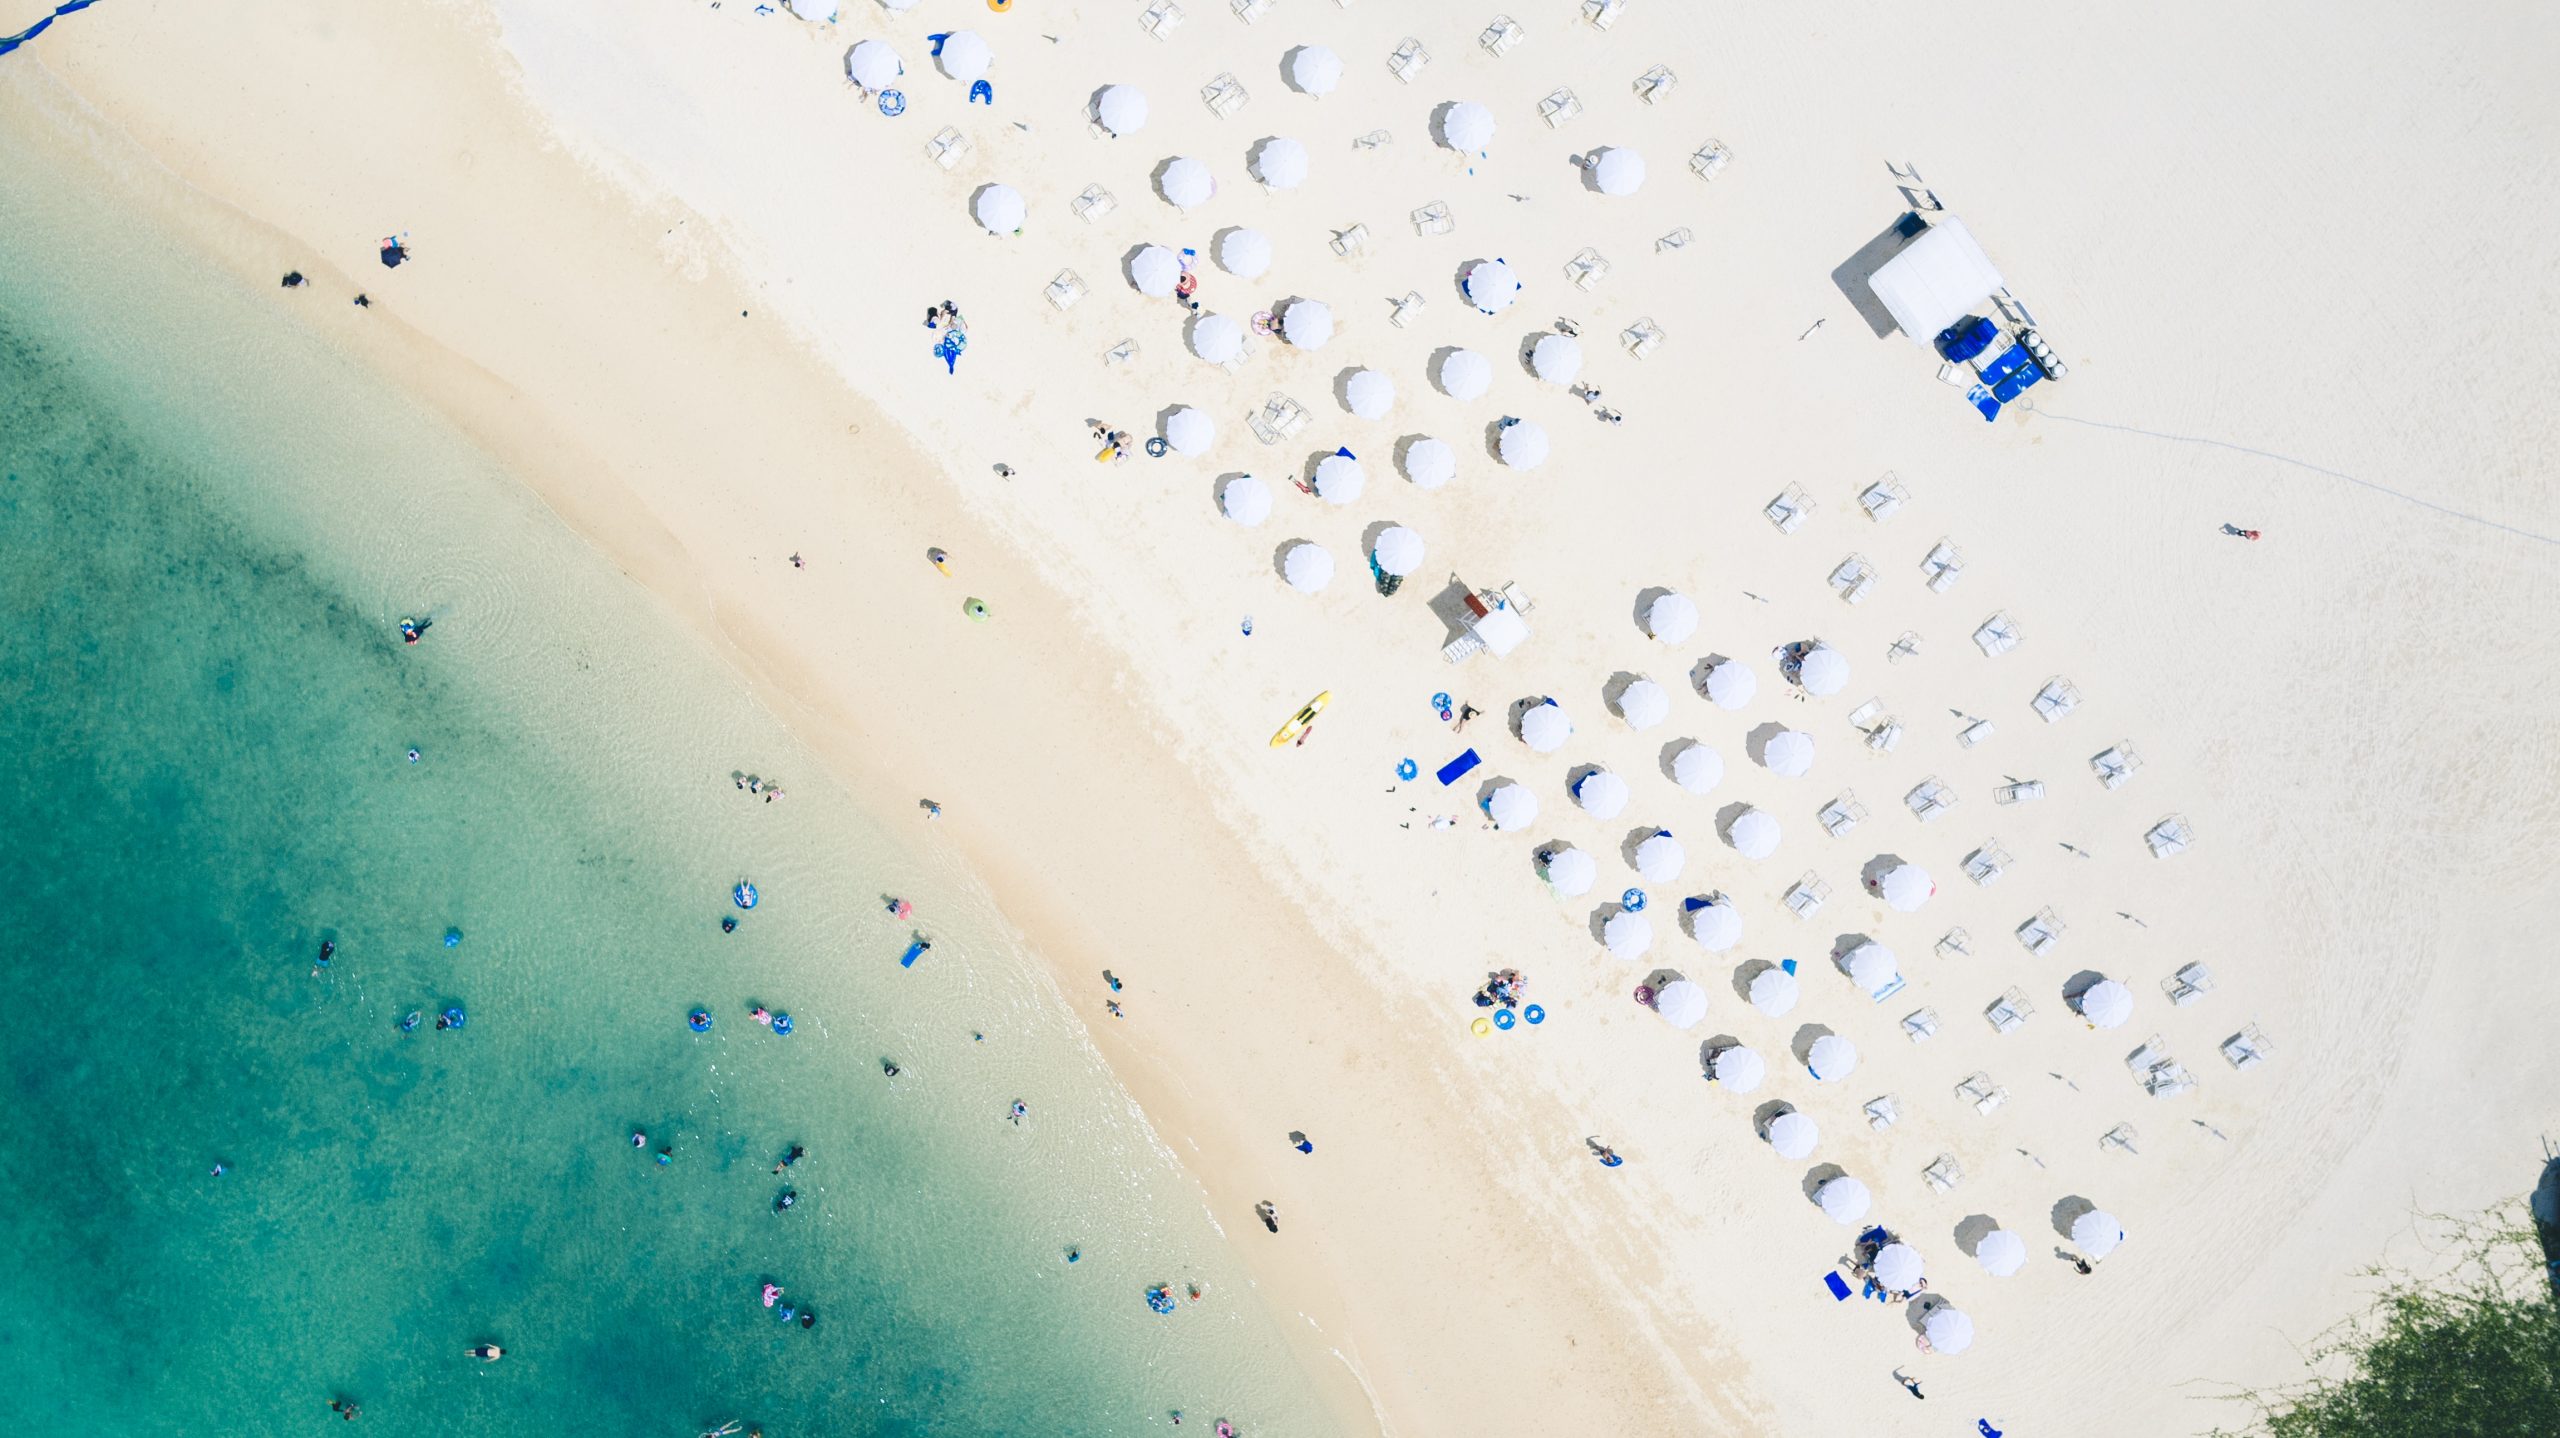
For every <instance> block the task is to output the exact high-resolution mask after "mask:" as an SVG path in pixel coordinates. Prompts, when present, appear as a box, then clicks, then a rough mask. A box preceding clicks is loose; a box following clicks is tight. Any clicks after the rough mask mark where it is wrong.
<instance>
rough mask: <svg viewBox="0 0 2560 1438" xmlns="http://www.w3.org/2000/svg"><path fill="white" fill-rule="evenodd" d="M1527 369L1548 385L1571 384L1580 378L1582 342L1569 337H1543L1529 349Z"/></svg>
mask: <svg viewBox="0 0 2560 1438" xmlns="http://www.w3.org/2000/svg"><path fill="white" fill-rule="evenodd" d="M1529 368H1530V370H1531V372H1533V373H1535V374H1536V375H1537V376H1538V378H1540V379H1542V380H1545V381H1546V382H1547V383H1549V384H1571V383H1573V382H1574V381H1575V380H1577V379H1580V378H1581V377H1582V341H1580V340H1578V339H1575V338H1574V337H1573V336H1571V335H1544V336H1541V337H1540V338H1539V340H1538V342H1537V343H1536V344H1535V345H1532V346H1530V349H1529Z"/></svg>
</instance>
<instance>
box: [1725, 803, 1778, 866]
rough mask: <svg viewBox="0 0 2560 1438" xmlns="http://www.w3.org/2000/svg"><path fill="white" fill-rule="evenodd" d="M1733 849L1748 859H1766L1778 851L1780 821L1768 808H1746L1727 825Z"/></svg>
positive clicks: (1726, 836) (1727, 837)
mask: <svg viewBox="0 0 2560 1438" xmlns="http://www.w3.org/2000/svg"><path fill="white" fill-rule="evenodd" d="M1724 836H1725V838H1726V839H1727V840H1729V841H1731V842H1732V844H1733V851H1734V852H1735V853H1737V854H1740V855H1741V856H1742V857H1744V858H1746V859H1765V858H1767V857H1769V856H1770V855H1771V854H1774V853H1776V852H1778V821H1777V819H1776V818H1775V817H1774V816H1772V815H1771V814H1770V813H1769V811H1768V810H1766V809H1758V808H1746V809H1744V810H1743V811H1742V812H1741V813H1739V814H1736V815H1734V816H1733V822H1732V823H1731V824H1728V825H1726V826H1725V831H1724Z"/></svg>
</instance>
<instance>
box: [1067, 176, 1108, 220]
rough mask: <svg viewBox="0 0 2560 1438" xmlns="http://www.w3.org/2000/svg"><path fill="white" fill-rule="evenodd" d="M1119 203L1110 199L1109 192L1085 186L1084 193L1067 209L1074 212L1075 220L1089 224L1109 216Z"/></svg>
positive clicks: (1096, 186)
mask: <svg viewBox="0 0 2560 1438" xmlns="http://www.w3.org/2000/svg"><path fill="white" fill-rule="evenodd" d="M1119 203H1120V202H1119V201H1118V200H1115V199H1113V198H1111V192H1110V191H1109V190H1106V189H1104V188H1102V187H1101V186H1100V185H1087V186H1085V187H1084V193H1083V194H1080V195H1078V196H1076V197H1075V200H1074V202H1073V203H1072V204H1070V205H1069V206H1068V207H1067V208H1069V209H1071V210H1074V211H1075V212H1076V218H1077V219H1079V220H1083V221H1086V222H1087V223H1091V222H1092V221H1094V220H1098V219H1101V218H1102V217H1103V216H1105V215H1107V214H1110V213H1111V211H1112V210H1113V208H1114V207H1116V206H1117V205H1118V204H1119Z"/></svg>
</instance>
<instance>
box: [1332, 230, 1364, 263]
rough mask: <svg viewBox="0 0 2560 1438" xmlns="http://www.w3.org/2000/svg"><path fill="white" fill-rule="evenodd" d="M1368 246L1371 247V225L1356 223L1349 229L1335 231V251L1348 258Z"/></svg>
mask: <svg viewBox="0 0 2560 1438" xmlns="http://www.w3.org/2000/svg"><path fill="white" fill-rule="evenodd" d="M1367 248H1369V227H1368V226H1367V225H1358V224H1355V225H1353V226H1352V227H1351V228H1349V229H1347V230H1337V231H1335V232H1334V236H1333V252H1334V253H1335V254H1337V255H1340V256H1341V257H1342V258H1344V259H1346V260H1347V259H1349V258H1351V257H1352V256H1353V255H1356V254H1358V253H1360V252H1361V251H1362V250H1365V249H1367Z"/></svg>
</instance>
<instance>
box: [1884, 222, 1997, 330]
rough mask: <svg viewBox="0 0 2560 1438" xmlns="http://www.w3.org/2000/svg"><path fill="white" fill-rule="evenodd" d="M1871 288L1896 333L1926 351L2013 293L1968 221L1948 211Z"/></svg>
mask: <svg viewBox="0 0 2560 1438" xmlns="http://www.w3.org/2000/svg"><path fill="white" fill-rule="evenodd" d="M1867 288H1868V290H1870V291H1871V292H1873V293H1874V295H1875V297H1876V299H1877V300H1878V301H1879V302H1881V303H1882V304H1883V305H1884V309H1885V313H1886V314H1889V315H1891V316H1893V323H1894V326H1895V328H1897V329H1899V330H1901V331H1902V332H1903V333H1904V334H1906V335H1909V336H1910V337H1911V340H1912V342H1913V343H1914V344H1921V345H1926V344H1928V343H1930V342H1931V341H1933V340H1935V339H1936V338H1937V337H1938V332H1939V331H1941V330H1943V329H1945V328H1946V327H1947V326H1949V325H1951V324H1954V323H1955V322H1956V321H1957V320H1960V319H1962V318H1964V317H1965V316H1966V315H1967V314H1970V313H1972V312H1973V311H1974V310H1975V309H1976V308H1978V307H1979V306H1980V305H1981V304H1982V302H1983V301H1984V300H1987V299H1989V298H1991V297H1992V296H1993V295H1996V294H1998V293H2000V292H2001V291H2002V290H2004V289H2007V288H2008V281H2006V280H2003V279H2002V278H2000V271H1999V270H1998V269H1996V268H1994V267H1993V266H1992V263H1991V257H1990V256H1988V255H1986V254H1984V253H1983V252H1982V246H1981V244H1980V243H1979V242H1978V241H1976V240H1975V239H1974V237H1973V231H1971V230H1968V229H1966V228H1965V227H1964V221H1962V220H1959V219H1957V218H1956V217H1955V216H1953V215H1949V214H1946V213H1944V212H1943V211H1942V212H1940V214H1939V216H1938V218H1937V219H1935V220H1933V221H1931V222H1930V225H1929V228H1928V229H1926V230H1924V231H1922V232H1921V234H1920V237H1919V238H1918V239H1916V240H1913V241H1912V242H1911V243H1909V244H1907V245H1904V246H1903V247H1902V248H1901V249H1900V250H1899V251H1897V252H1896V253H1895V254H1894V257H1893V258H1892V259H1889V260H1887V261H1885V262H1884V263H1883V264H1882V265H1881V266H1879V267H1877V269H1876V272H1875V273H1874V274H1872V275H1869V276H1868V277H1867Z"/></svg>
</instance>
